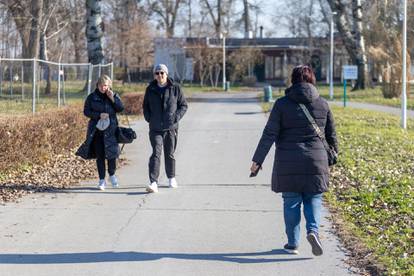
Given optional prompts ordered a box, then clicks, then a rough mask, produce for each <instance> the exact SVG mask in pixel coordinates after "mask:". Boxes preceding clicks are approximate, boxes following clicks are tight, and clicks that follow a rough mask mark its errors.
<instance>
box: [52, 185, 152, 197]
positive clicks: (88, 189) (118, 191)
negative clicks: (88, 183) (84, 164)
mask: <svg viewBox="0 0 414 276" xmlns="http://www.w3.org/2000/svg"><path fill="white" fill-rule="evenodd" d="M137 188H144V186H142V187H138V186H135V187H120V188H111V187H108V188H107V189H106V190H105V191H101V190H99V189H98V188H95V187H76V188H66V189H59V190H53V191H52V192H53V193H62V194H108V195H111V194H126V195H146V194H148V192H128V190H136V189H137Z"/></svg>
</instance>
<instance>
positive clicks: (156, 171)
mask: <svg viewBox="0 0 414 276" xmlns="http://www.w3.org/2000/svg"><path fill="white" fill-rule="evenodd" d="M177 135H178V132H177V130H176V129H173V130H166V131H153V130H151V131H150V133H149V137H150V141H151V146H152V155H151V157H150V160H149V164H148V167H149V179H150V183H152V182H158V177H159V175H160V165H161V163H160V162H161V161H160V160H161V152H162V149H163V148H164V158H165V172H166V174H167V177H168V178H173V177H175V159H174V152H175V148H176V147H177V138H178V137H177Z"/></svg>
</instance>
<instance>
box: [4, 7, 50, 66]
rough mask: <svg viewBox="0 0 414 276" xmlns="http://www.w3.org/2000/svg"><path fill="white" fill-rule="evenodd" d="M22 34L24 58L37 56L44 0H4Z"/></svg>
mask: <svg viewBox="0 0 414 276" xmlns="http://www.w3.org/2000/svg"><path fill="white" fill-rule="evenodd" d="M3 5H5V6H6V7H7V9H8V11H9V13H10V14H11V15H12V18H13V21H14V23H15V25H16V28H17V30H18V32H19V34H20V38H21V41H22V43H21V45H22V57H23V58H37V57H38V54H39V41H40V35H41V21H42V18H43V0H22V1H17V0H16V1H3Z"/></svg>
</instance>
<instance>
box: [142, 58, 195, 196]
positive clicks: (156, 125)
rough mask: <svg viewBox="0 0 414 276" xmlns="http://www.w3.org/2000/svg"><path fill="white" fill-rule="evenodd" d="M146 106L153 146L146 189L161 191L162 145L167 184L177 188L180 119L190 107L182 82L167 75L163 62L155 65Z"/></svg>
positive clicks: (145, 99) (145, 114)
mask: <svg viewBox="0 0 414 276" xmlns="http://www.w3.org/2000/svg"><path fill="white" fill-rule="evenodd" d="M143 109H144V117H145V120H146V121H147V122H148V123H149V138H150V142H151V146H152V155H151V157H150V160H149V164H148V166H149V179H150V184H149V185H148V186H147V191H148V192H150V193H156V192H158V177H159V174H160V158H161V152H162V148H164V157H165V171H166V174H167V177H168V185H169V187H170V188H176V187H177V181H176V179H175V159H174V152H175V148H176V146H177V138H178V122H179V121H180V120H181V118H182V117H183V116H184V114H185V112H186V111H187V102H186V100H185V98H184V95H183V93H182V91H181V88H180V86H179V85H178V84H176V83H174V82H173V80H172V79H171V78H169V77H168V68H167V66H166V65H164V64H158V65H157V66H155V67H154V80H153V81H152V82H151V83H150V84H149V85H148V87H147V89H146V91H145V96H144V103H143Z"/></svg>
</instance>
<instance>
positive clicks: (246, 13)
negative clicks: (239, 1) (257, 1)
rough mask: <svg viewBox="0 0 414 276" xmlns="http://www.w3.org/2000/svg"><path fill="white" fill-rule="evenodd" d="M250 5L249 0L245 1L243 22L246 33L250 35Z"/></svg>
mask: <svg viewBox="0 0 414 276" xmlns="http://www.w3.org/2000/svg"><path fill="white" fill-rule="evenodd" d="M249 14H250V4H249V2H248V1H247V0H243V21H244V33H245V34H248V33H249V31H251V22H250V16H249Z"/></svg>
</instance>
